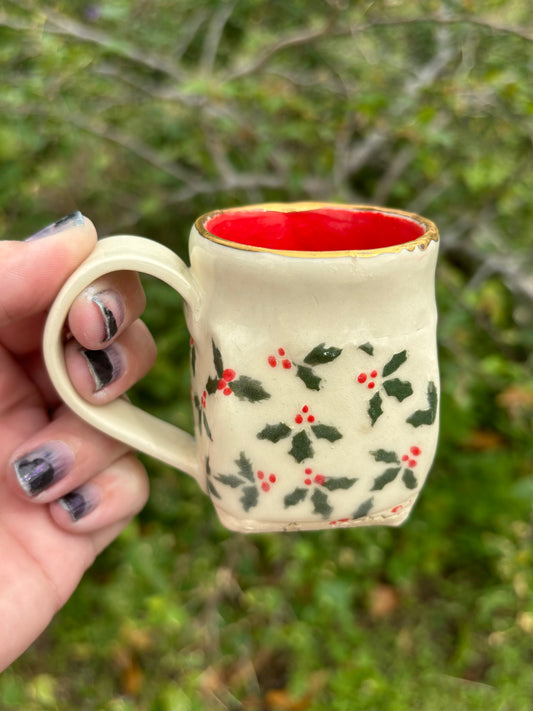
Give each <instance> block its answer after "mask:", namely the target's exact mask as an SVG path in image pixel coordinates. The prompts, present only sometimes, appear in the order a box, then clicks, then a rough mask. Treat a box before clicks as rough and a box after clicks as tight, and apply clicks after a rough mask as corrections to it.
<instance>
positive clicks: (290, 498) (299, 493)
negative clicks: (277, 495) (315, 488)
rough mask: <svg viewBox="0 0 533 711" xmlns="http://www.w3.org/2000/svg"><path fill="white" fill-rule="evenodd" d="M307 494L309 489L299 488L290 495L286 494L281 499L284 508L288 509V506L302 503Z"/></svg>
mask: <svg viewBox="0 0 533 711" xmlns="http://www.w3.org/2000/svg"><path fill="white" fill-rule="evenodd" d="M308 492H309V489H304V488H299V489H295V490H294V491H293V492H291V493H290V494H287V495H286V496H285V498H284V499H283V503H284V505H285V508H288V507H289V506H296V504H299V503H300V501H303V500H304V499H305V498H306V496H307V494H308Z"/></svg>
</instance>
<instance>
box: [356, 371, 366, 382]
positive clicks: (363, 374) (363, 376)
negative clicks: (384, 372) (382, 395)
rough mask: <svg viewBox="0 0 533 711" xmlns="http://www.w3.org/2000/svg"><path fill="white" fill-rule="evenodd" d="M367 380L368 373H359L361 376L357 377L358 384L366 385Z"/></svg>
mask: <svg viewBox="0 0 533 711" xmlns="http://www.w3.org/2000/svg"><path fill="white" fill-rule="evenodd" d="M366 378H367V375H366V373H359V375H358V376H357V382H359V383H364V382H365V381H366Z"/></svg>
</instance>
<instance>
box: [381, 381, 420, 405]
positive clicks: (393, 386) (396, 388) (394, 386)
mask: <svg viewBox="0 0 533 711" xmlns="http://www.w3.org/2000/svg"><path fill="white" fill-rule="evenodd" d="M383 389H384V390H385V392H386V393H387V395H390V396H391V397H395V398H396V399H397V400H398V401H399V402H402V400H405V398H406V397H409V396H410V395H412V394H413V388H412V387H411V383H409V382H408V381H407V380H399V379H398V378H391V379H390V380H385V382H384V383H383Z"/></svg>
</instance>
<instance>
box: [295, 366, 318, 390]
mask: <svg viewBox="0 0 533 711" xmlns="http://www.w3.org/2000/svg"><path fill="white" fill-rule="evenodd" d="M296 375H297V376H298V378H300V380H301V381H302V382H303V383H304V385H305V387H306V388H307V389H308V390H320V383H321V380H322V378H319V377H318V375H316V373H315V371H314V370H313V369H312V368H308V367H307V366H305V365H299V366H298V369H297V371H296Z"/></svg>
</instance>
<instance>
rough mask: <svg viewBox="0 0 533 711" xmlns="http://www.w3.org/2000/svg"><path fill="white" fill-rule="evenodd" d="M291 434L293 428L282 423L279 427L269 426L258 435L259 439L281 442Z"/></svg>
mask: <svg viewBox="0 0 533 711" xmlns="http://www.w3.org/2000/svg"><path fill="white" fill-rule="evenodd" d="M290 433H291V428H290V427H289V426H288V425H286V424H285V423H284V422H280V423H279V424H277V425H267V426H266V427H265V428H263V429H262V430H261V432H259V433H258V435H257V439H267V440H268V441H269V442H273V443H274V444H275V443H276V442H279V441H280V440H281V439H285V437H288V436H289V435H290Z"/></svg>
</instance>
